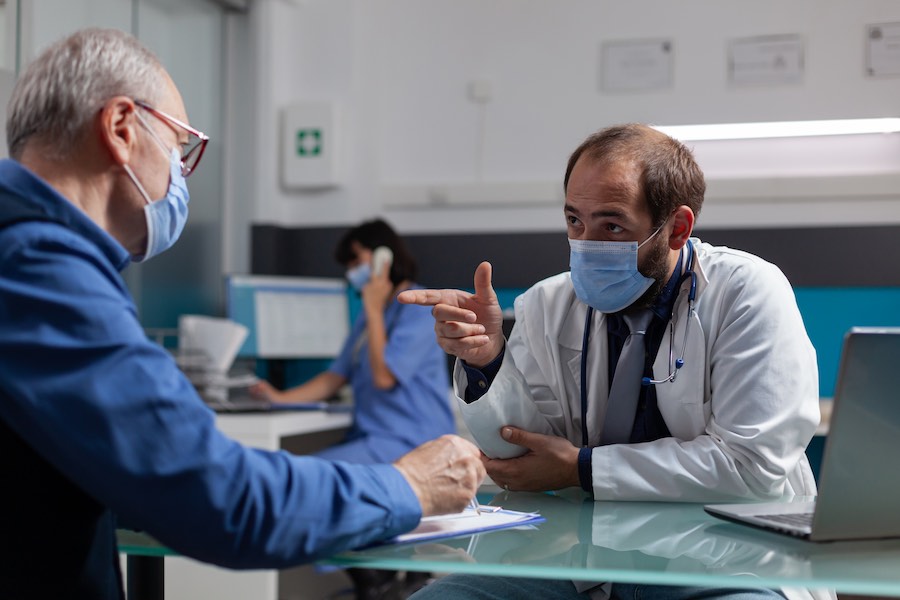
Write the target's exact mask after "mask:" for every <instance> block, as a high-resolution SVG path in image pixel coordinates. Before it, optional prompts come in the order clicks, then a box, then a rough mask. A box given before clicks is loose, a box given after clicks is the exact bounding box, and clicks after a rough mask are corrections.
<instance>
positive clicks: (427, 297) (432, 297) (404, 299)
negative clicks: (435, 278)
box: [397, 289, 470, 306]
mask: <svg viewBox="0 0 900 600" xmlns="http://www.w3.org/2000/svg"><path fill="white" fill-rule="evenodd" d="M469 295H470V294H469V293H468V292H463V291H461V290H431V289H427V290H405V291H403V292H400V294H399V295H398V296H397V300H399V301H400V302H401V303H403V304H418V305H420V306H437V305H438V304H449V305H450V306H459V305H460V303H461V302H462V301H464V300H465V299H466V298H468V297H469Z"/></svg>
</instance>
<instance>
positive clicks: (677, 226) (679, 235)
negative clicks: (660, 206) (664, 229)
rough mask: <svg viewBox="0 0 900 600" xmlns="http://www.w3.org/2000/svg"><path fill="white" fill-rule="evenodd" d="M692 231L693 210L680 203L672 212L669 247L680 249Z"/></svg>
mask: <svg viewBox="0 0 900 600" xmlns="http://www.w3.org/2000/svg"><path fill="white" fill-rule="evenodd" d="M693 231H694V211H693V210H691V207H689V206H687V205H685V204H682V205H681V206H679V207H678V208H676V209H675V211H674V212H673V213H672V235H670V236H669V248H670V249H672V250H680V249H681V248H682V247H683V246H684V245H685V244H686V243H687V241H688V238H689V237H691V232H693Z"/></svg>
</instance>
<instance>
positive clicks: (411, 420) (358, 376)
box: [317, 288, 456, 464]
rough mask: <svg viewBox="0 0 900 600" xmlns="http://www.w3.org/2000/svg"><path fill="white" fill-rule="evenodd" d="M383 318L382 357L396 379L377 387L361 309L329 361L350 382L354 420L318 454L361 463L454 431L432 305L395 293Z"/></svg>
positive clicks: (447, 379) (399, 452) (390, 459)
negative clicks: (343, 436)
mask: <svg viewBox="0 0 900 600" xmlns="http://www.w3.org/2000/svg"><path fill="white" fill-rule="evenodd" d="M413 289H420V288H413ZM384 323H385V327H386V329H387V345H386V346H385V350H384V360H385V362H386V363H387V366H388V368H389V369H390V370H391V373H393V375H394V378H395V379H396V380H397V383H396V384H395V385H394V387H393V388H391V389H389V390H381V389H378V388H377V387H375V384H374V382H373V379H372V368H371V362H370V361H369V344H368V336H367V334H366V315H365V313H364V312H363V313H361V314H360V315H359V317H358V318H357V319H356V322H355V323H354V324H353V328H352V330H351V331H350V335H349V336H348V337H347V340H346V341H345V342H344V347H343V349H342V350H341V353H340V354H339V355H338V357H337V358H336V359H335V360H334V362H333V363H332V364H331V366H330V367H329V371H332V372H334V373H337V374H338V375H341V376H342V377H344V378H345V379H347V380H348V381H349V382H350V385H351V387H352V388H353V402H354V407H353V410H354V413H353V417H354V418H353V426H352V427H351V429H350V431H349V432H348V434H347V437H346V439H345V440H344V442H343V443H341V444H338V445H337V446H334V447H332V448H328V449H327V450H324V451H322V452H319V453H318V454H317V456H320V457H326V458H329V459H342V460H347V461H351V462H356V463H364V464H372V463H379V462H393V461H394V460H396V459H397V458H399V457H400V456H402V455H404V454H406V453H407V452H409V451H410V450H412V449H413V448H415V447H416V446H418V445H420V444H422V443H423V442H427V441H428V440H432V439H434V438H437V437H440V436H442V435H444V434H445V433H454V432H455V431H456V427H455V424H454V419H453V412H452V411H451V408H450V401H449V390H450V377H449V373H448V366H447V355H446V354H444V351H443V350H441V347H440V346H438V344H437V341H436V339H435V335H434V318H433V317H432V316H431V308H430V307H427V306H416V305H410V304H400V303H399V302H397V300H396V299H394V300H393V302H391V304H389V305H388V307H387V309H386V310H385V314H384Z"/></svg>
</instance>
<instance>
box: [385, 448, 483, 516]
mask: <svg viewBox="0 0 900 600" xmlns="http://www.w3.org/2000/svg"><path fill="white" fill-rule="evenodd" d="M394 466H395V467H396V468H397V469H398V470H399V471H400V473H401V474H402V475H403V476H404V477H405V478H406V481H407V482H408V483H409V485H410V487H412V489H413V492H415V494H416V496H417V497H418V498H419V504H421V506H422V516H423V517H428V516H431V515H442V514H447V513H455V512H460V511H461V510H463V509H464V508H465V507H466V506H467V505H468V504H469V501H470V500H472V498H474V497H475V492H476V491H477V490H478V486H479V485H481V482H482V481H483V480H484V465H482V464H481V452H480V451H479V450H478V448H476V447H475V445H474V444H472V443H471V442H469V441H467V440H464V439H463V438H461V437H459V436H457V435H444V436H441V437H439V438H437V439H436V440H431V441H430V442H425V443H424V444H422V445H421V446H419V447H418V448H416V449H415V450H413V451H412V452H409V453H407V454H405V455H403V456H401V457H400V458H399V459H398V460H397V462H395V463H394Z"/></svg>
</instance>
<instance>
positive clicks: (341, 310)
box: [226, 275, 350, 359]
mask: <svg viewBox="0 0 900 600" xmlns="http://www.w3.org/2000/svg"><path fill="white" fill-rule="evenodd" d="M226 312H227V316H228V318H229V319H231V320H232V321H235V322H237V323H240V324H242V325H244V326H246V327H247V328H248V329H249V333H248V335H247V339H246V340H245V341H244V344H243V346H241V349H240V350H239V351H238V356H240V357H245V358H266V359H270V358H271V359H282V358H332V357H334V356H337V354H338V353H339V352H340V350H341V346H342V345H343V343H344V340H345V339H346V337H347V335H348V333H349V330H350V312H349V306H348V300H347V284H346V282H345V281H344V280H343V279H330V278H318V277H283V276H276V275H229V276H228V277H227V278H226Z"/></svg>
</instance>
